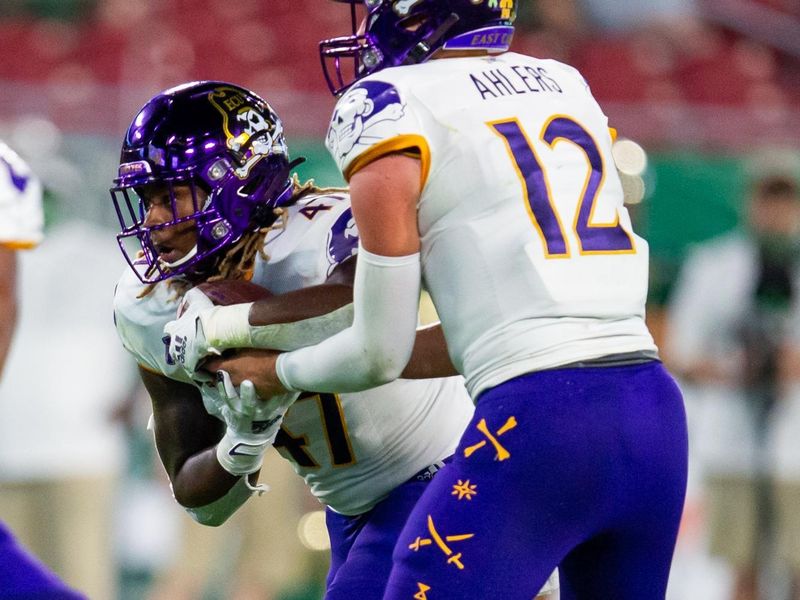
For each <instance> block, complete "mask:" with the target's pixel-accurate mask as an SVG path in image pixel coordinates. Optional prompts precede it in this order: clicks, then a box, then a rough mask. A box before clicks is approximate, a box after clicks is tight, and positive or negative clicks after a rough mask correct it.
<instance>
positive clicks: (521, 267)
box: [234, 0, 687, 600]
mask: <svg viewBox="0 0 800 600" xmlns="http://www.w3.org/2000/svg"><path fill="white" fill-rule="evenodd" d="M339 1H342V2H344V3H346V4H349V5H350V7H351V9H352V11H351V13H352V16H353V34H352V35H351V36H347V37H343V38H336V39H334V40H329V41H326V42H323V43H322V44H321V54H322V58H323V62H325V63H326V65H327V67H328V69H327V70H326V73H327V78H328V82H329V84H330V87H331V88H332V90H333V92H334V93H335V94H337V95H338V96H339V100H338V103H337V105H336V108H335V110H334V113H333V117H332V119H331V123H330V128H329V131H328V136H327V145H328V148H329V150H330V152H331V154H332V156H333V158H334V159H335V160H336V162H337V163H338V165H339V168H340V169H341V171H342V173H343V174H344V176H345V178H346V179H347V180H348V182H349V184H350V194H351V205H352V210H353V216H354V218H355V222H356V224H357V226H358V228H359V235H360V238H359V239H360V241H359V244H360V249H359V260H358V268H357V270H356V275H355V281H356V285H355V290H354V293H355V297H354V318H353V326H352V327H350V328H348V329H346V330H344V331H342V332H340V333H338V334H336V335H335V336H333V337H331V338H329V339H328V340H325V341H323V342H322V343H320V344H316V345H313V346H310V347H305V348H302V349H299V350H296V351H292V352H287V353H283V354H280V355H279V356H278V357H277V359H273V360H272V361H271V362H269V363H268V364H265V365H264V368H262V369H261V371H260V372H258V373H253V378H252V379H251V381H252V383H253V384H254V385H255V388H256V390H258V391H259V393H261V394H262V395H265V396H269V395H272V394H277V393H285V392H286V391H291V390H297V389H314V390H319V391H326V390H338V389H348V390H358V389H364V388H369V387H373V386H376V385H380V384H383V383H386V382H388V381H392V380H393V379H394V378H396V377H398V376H399V375H400V374H401V373H402V370H403V369H404V367H405V365H406V362H407V361H408V358H409V356H410V355H411V353H412V347H413V344H414V338H415V324H416V311H417V298H418V296H419V292H420V286H421V282H423V281H424V284H425V288H426V289H427V290H428V291H429V292H430V295H431V297H432V299H433V302H434V304H435V306H436V309H437V311H438V313H439V315H440V317H441V321H442V328H443V331H444V335H445V338H446V340H447V347H448V349H449V352H450V356H451V358H452V362H453V364H454V365H455V367H456V368H457V369H458V371H459V372H461V373H463V375H464V376H465V378H466V382H467V387H468V389H469V392H470V394H471V396H472V398H473V399H474V400H475V402H476V412H475V415H474V417H473V419H472V421H471V423H470V425H469V426H468V427H467V429H466V431H465V433H464V435H463V437H462V439H461V441H460V443H459V446H458V448H457V450H456V453H455V457H454V459H453V461H452V462H451V463H450V464H448V465H447V466H446V467H445V468H444V469H443V470H442V471H440V472H439V473H438V474H437V477H436V478H435V479H434V481H433V482H432V483H431V485H430V486H428V488H427V490H426V491H425V493H424V494H423V496H422V498H421V500H420V502H419V503H418V504H417V506H416V507H415V509H414V511H413V512H412V514H411V516H410V517H409V520H408V522H407V524H406V526H405V528H404V531H403V533H402V534H401V536H400V539H399V541H398V545H397V548H396V550H395V565H394V567H393V572H392V576H391V578H390V581H389V584H388V587H387V594H386V598H387V599H390V600H395V599H401V598H402V599H406V600H407V599H409V598H431V599H433V598H437V597H438V598H458V599H459V600H466V599H473V598H474V599H481V600H483V599H485V598H503V599H517V598H520V599H523V598H524V599H527V598H531V597H532V596H534V595H535V593H536V590H537V589H538V586H541V585H542V583H543V582H544V581H545V580H546V578H547V577H548V575H549V573H550V572H551V571H552V569H553V568H554V567H555V566H556V565H559V564H560V571H561V583H562V598H566V599H571V598H605V597H608V596H609V595H612V596H613V597H614V598H619V599H625V600H633V599H635V600H642V599H656V598H663V597H664V593H665V590H666V586H667V579H668V575H669V569H670V562H671V558H672V553H673V549H674V544H675V538H676V534H677V530H678V523H679V520H680V516H681V511H682V506H683V499H684V493H685V485H686V469H687V464H686V463H687V433H686V422H685V413H684V407H683V399H682V397H681V394H680V391H679V389H678V387H677V386H676V384H675V382H674V380H673V379H672V377H671V376H670V375H669V373H667V371H666V370H665V369H664V367H663V366H662V364H661V362H660V361H659V358H658V352H657V348H656V346H655V344H654V342H653V339H652V337H651V335H650V333H649V331H648V329H647V327H646V325H645V321H644V306H645V298H646V295H647V275H648V273H647V271H648V247H647V243H646V242H645V240H643V239H642V238H640V237H638V236H637V235H636V234H635V233H634V232H633V230H632V228H631V221H630V218H629V215H628V213H627V211H626V209H625V207H624V206H623V193H622V186H621V183H620V179H619V177H618V175H617V172H616V170H615V166H614V162H613V158H612V154H611V145H612V139H613V133H612V132H611V131H610V130H609V128H608V120H607V117H606V116H605V114H604V113H603V112H602V110H601V108H600V107H599V106H598V104H597V102H596V101H595V100H594V98H593V97H592V94H591V92H590V90H589V87H588V86H587V83H586V81H584V79H583V77H582V76H581V75H580V74H579V73H578V72H577V71H576V70H575V69H574V68H572V67H570V66H567V65H564V64H561V63H559V62H557V61H554V60H546V59H539V58H534V57H531V56H524V55H520V54H516V53H512V52H508V49H509V44H510V42H511V39H512V36H513V32H514V28H513V23H514V19H515V13H516V8H517V6H516V5H517V2H516V0H339ZM357 9H360V10H362V11H364V12H365V17H364V19H363V22H362V23H361V26H360V28H359V27H358V25H359V23H358V19H357V17H358V14H357V12H358V10H357ZM349 59H354V66H353V68H352V69H349V68H347V67H346V63H347V61H348V60H349ZM348 73H353V74H354V75H355V81H351V80H348V79H347V74H348ZM361 357H364V358H365V360H360V358H361ZM235 382H236V380H234V383H235Z"/></svg>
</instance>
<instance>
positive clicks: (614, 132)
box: [608, 127, 617, 142]
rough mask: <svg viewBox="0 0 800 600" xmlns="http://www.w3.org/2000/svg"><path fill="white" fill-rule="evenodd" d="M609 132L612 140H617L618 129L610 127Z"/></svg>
mask: <svg viewBox="0 0 800 600" xmlns="http://www.w3.org/2000/svg"><path fill="white" fill-rule="evenodd" d="M608 134H609V135H610V136H611V141H612V142H616V141H617V130H616V128H614V127H609V128H608Z"/></svg>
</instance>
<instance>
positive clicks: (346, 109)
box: [325, 81, 405, 157]
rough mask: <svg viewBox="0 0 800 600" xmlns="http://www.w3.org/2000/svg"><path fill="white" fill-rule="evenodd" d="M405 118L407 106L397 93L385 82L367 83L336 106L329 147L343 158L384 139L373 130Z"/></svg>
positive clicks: (328, 137) (354, 90) (350, 92)
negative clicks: (351, 152)
mask: <svg viewBox="0 0 800 600" xmlns="http://www.w3.org/2000/svg"><path fill="white" fill-rule="evenodd" d="M404 114H405V103H404V102H403V101H402V99H401V98H400V94H399V93H398V91H397V89H396V88H395V87H394V86H393V85H391V84H388V83H385V82H383V81H364V82H361V83H358V84H356V85H354V86H353V87H352V88H350V89H349V90H348V91H347V93H346V94H345V95H344V96H342V99H341V100H339V102H338V103H337V104H336V109H335V110H334V112H333V116H332V117H331V124H330V127H329V129H328V135H327V138H326V141H325V143H326V144H327V146H328V148H331V149H332V150H333V151H334V152H335V153H336V155H338V156H340V157H342V156H345V155H346V154H347V153H349V152H350V151H351V150H352V149H353V148H354V147H355V146H356V145H357V144H365V145H369V144H371V143H372V142H374V141H376V140H378V139H380V137H379V136H371V135H370V130H371V129H373V128H374V127H375V126H376V125H378V124H379V123H382V122H383V121H398V120H400V119H401V118H402V117H403V115H404Z"/></svg>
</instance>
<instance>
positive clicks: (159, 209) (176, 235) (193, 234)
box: [141, 184, 205, 265]
mask: <svg viewBox="0 0 800 600" xmlns="http://www.w3.org/2000/svg"><path fill="white" fill-rule="evenodd" d="M193 190H194V191H196V193H197V197H196V198H195V195H194V194H193ZM141 197H142V202H143V204H144V209H145V211H146V212H145V218H144V226H145V227H147V228H150V229H151V231H150V240H151V242H152V244H153V247H154V249H155V251H156V253H157V254H158V258H159V260H161V261H162V262H164V263H166V264H167V265H174V264H179V263H180V262H181V260H182V259H184V258H186V257H187V256H189V254H190V253H192V251H193V250H194V249H195V247H196V244H197V227H196V223H195V220H194V219H187V217H190V216H192V215H193V214H195V213H196V212H197V211H198V210H199V209H200V207H201V206H202V204H203V202H204V201H205V193H204V192H203V191H202V190H200V189H197V188H193V187H192V186H189V185H174V186H168V185H164V184H154V185H152V186H147V187H145V188H143V189H142V190H141ZM182 219H186V220H182Z"/></svg>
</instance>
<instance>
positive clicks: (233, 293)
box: [197, 279, 273, 306]
mask: <svg viewBox="0 0 800 600" xmlns="http://www.w3.org/2000/svg"><path fill="white" fill-rule="evenodd" d="M197 289H198V290H200V291H201V292H203V293H204V294H205V295H206V296H208V298H209V299H210V300H211V302H213V303H214V304H216V305H217V306H229V305H231V304H243V303H245V302H255V301H256V300H261V299H262V298H269V297H270V296H272V295H273V294H272V293H271V292H270V291H269V290H268V289H267V288H264V287H261V286H260V285H257V284H255V283H252V282H250V281H244V280H242V279H223V280H220V281H206V282H204V283H201V284H199V285H198V286H197Z"/></svg>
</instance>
